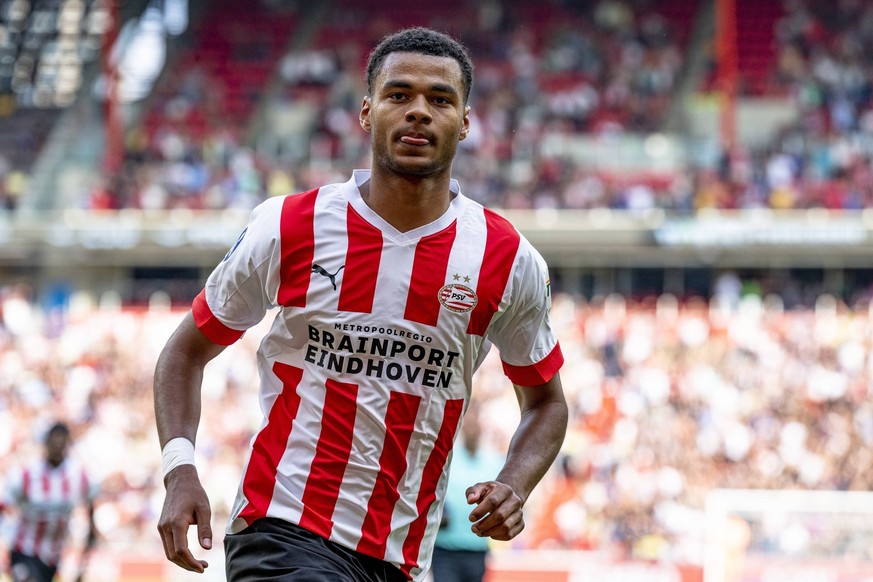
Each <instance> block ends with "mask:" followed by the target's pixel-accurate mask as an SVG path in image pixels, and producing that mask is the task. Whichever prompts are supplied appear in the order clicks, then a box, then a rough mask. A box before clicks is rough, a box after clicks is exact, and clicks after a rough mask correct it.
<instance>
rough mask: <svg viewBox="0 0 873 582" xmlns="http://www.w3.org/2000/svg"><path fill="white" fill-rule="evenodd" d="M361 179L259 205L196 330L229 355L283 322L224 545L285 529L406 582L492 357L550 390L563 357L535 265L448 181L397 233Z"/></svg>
mask: <svg viewBox="0 0 873 582" xmlns="http://www.w3.org/2000/svg"><path fill="white" fill-rule="evenodd" d="M368 179H369V172H367V171H364V170H358V171H356V172H355V173H354V175H353V177H352V179H351V180H349V181H348V182H346V183H343V184H331V185H328V186H324V187H322V188H319V189H317V190H313V191H310V192H305V193H302V194H295V195H291V196H287V197H282V198H274V199H270V200H267V201H266V202H264V203H263V204H261V205H260V206H259V207H258V208H256V209H255V210H254V212H253V213H252V216H251V220H250V222H249V224H248V226H247V227H246V230H245V231H244V232H243V234H242V235H241V236H240V240H239V241H237V244H236V245H235V246H234V248H233V249H231V251H230V252H229V253H228V255H227V256H226V257H225V259H224V261H222V262H221V263H220V264H219V265H218V267H217V268H216V269H215V271H213V273H212V274H211V275H210V277H209V279H208V280H207V283H206V286H205V289H204V290H203V292H202V293H201V294H200V295H199V296H198V297H197V298H196V299H195V301H194V305H193V314H194V319H195V321H196V323H197V325H198V327H199V328H200V330H201V331H202V332H203V333H204V334H205V335H206V336H207V337H209V338H210V339H211V340H213V341H215V342H216V343H221V344H229V343H232V342H234V341H235V340H236V339H238V338H239V337H240V336H241V335H242V333H243V332H244V330H246V329H247V328H249V327H251V326H253V325H254V324H256V323H257V322H258V321H260V320H261V319H262V318H263V316H264V314H265V312H266V311H267V310H268V309H271V308H273V307H276V306H279V307H280V309H279V310H278V313H277V316H276V318H275V320H274V322H273V325H272V327H271V328H270V330H269V332H268V333H267V334H266V336H265V337H264V338H263V340H262V342H261V345H260V348H259V350H258V361H259V368H260V378H261V388H260V402H261V408H262V411H263V416H264V418H263V425H262V428H261V430H260V431H259V432H258V433H257V435H256V436H255V437H254V439H253V441H252V450H251V451H250V454H249V458H248V460H247V463H246V466H245V469H244V474H243V477H242V482H241V485H240V489H239V493H238V496H237V502H236V504H235V506H234V508H233V512H232V515H231V521H230V523H229V525H228V532H230V533H233V532H238V531H240V530H242V529H244V528H245V527H246V526H247V525H248V524H249V523H251V522H252V521H254V520H255V519H258V518H260V517H264V516H271V517H278V518H283V519H286V520H288V521H291V522H293V523H297V524H299V525H301V526H302V527H304V528H306V529H309V530H311V531H313V532H315V533H317V534H319V535H321V536H323V537H325V538H329V539H331V540H333V541H335V542H337V543H339V544H341V545H343V546H346V547H349V548H352V549H354V550H357V551H359V552H362V553H364V554H367V555H370V556H375V557H377V558H380V559H384V560H387V561H389V562H392V563H394V564H396V565H397V566H398V567H400V568H401V569H402V570H403V571H404V572H405V573H406V574H407V575H408V577H409V578H411V579H417V578H421V577H422V576H423V573H424V572H425V571H426V570H427V568H428V566H429V561H430V551H431V547H432V545H433V540H434V538H435V536H436V531H437V528H438V525H439V516H440V514H441V510H442V499H443V492H444V491H445V487H446V481H447V476H448V473H447V471H448V461H449V459H450V455H451V449H452V444H453V442H454V439H455V435H456V433H457V429H458V425H459V422H460V419H461V417H462V415H463V413H464V410H465V407H466V403H467V402H468V400H469V397H470V391H471V386H472V376H473V373H474V372H475V370H476V369H477V367H478V366H479V365H480V364H481V362H482V360H483V359H484V357H485V355H486V354H487V352H488V349H489V348H490V346H491V344H492V343H493V344H494V345H496V346H497V347H498V349H499V350H500V355H501V359H502V361H503V365H504V370H505V372H506V374H507V375H508V376H509V378H510V379H511V380H512V381H513V382H514V383H516V384H520V385H526V386H536V385H539V384H542V383H544V382H546V381H547V380H548V379H549V378H551V377H552V376H553V375H554V374H555V373H556V372H557V370H558V369H559V368H560V366H561V364H562V363H563V356H562V355H561V350H560V347H559V345H558V341H557V338H556V336H555V334H554V333H553V331H552V329H551V327H550V323H549V304H550V297H549V277H548V271H547V268H546V265H545V261H543V259H542V257H541V256H540V255H539V254H538V253H537V252H536V251H535V250H534V249H533V247H532V246H531V245H530V244H529V243H528V242H527V240H525V239H524V238H523V237H522V236H521V235H520V234H519V233H518V231H517V230H516V229H515V228H514V227H513V226H512V225H510V224H509V223H508V222H507V221H506V220H504V219H503V218H501V217H500V216H498V215H497V214H495V213H493V212H490V211H488V210H485V209H484V208H483V207H482V206H481V205H480V204H478V203H476V202H474V201H472V200H470V199H469V198H466V197H465V196H463V195H462V194H461V193H460V190H459V188H458V184H457V182H456V181H454V180H453V181H452V191H453V194H454V197H453V199H452V202H451V205H450V208H449V209H448V210H447V211H446V213H445V214H444V215H443V216H442V217H440V218H439V219H437V220H435V221H434V222H432V223H430V224H427V225H425V226H422V227H420V228H417V229H414V230H411V231H408V232H399V231H397V230H396V229H395V228H393V227H392V226H391V225H390V224H388V223H387V222H385V221H384V220H383V219H382V218H381V217H379V216H378V215H377V214H376V213H375V212H373V210H371V209H370V208H369V207H368V206H367V204H366V203H365V202H364V200H363V199H362V198H361V195H360V191H359V189H358V187H359V186H360V185H361V184H363V183H364V182H366V181H367V180H368Z"/></svg>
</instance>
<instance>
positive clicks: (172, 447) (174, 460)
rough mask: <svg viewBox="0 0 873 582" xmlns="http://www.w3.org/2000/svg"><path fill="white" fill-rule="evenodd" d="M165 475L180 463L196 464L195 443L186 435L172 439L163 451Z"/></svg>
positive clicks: (162, 461) (162, 460)
mask: <svg viewBox="0 0 873 582" xmlns="http://www.w3.org/2000/svg"><path fill="white" fill-rule="evenodd" d="M161 463H162V465H163V470H164V477H166V476H167V473H169V472H170V471H172V470H173V469H175V468H176V467H178V466H179V465H193V464H194V443H192V442H191V441H189V440H188V439H186V438H185V437H176V438H174V439H170V440H169V441H168V442H167V444H165V445H164V448H163V450H162V451H161Z"/></svg>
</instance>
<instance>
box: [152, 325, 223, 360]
mask: <svg viewBox="0 0 873 582" xmlns="http://www.w3.org/2000/svg"><path fill="white" fill-rule="evenodd" d="M226 347H227V346H224V345H220V344H217V343H215V342H213V341H212V340H210V339H209V338H208V337H206V336H205V335H204V334H203V332H202V331H200V328H198V327H197V324H196V323H194V316H193V315H192V314H191V313H190V312H189V313H188V314H187V315H186V316H185V318H184V319H183V320H182V321H181V323H179V326H178V327H177V328H176V331H175V332H173V335H172V336H170V339H169V340H168V341H167V344H166V346H165V347H164V351H163V352H162V359H167V358H173V359H175V358H174V356H175V357H180V358H182V359H184V360H185V361H187V362H190V363H191V364H194V365H198V366H201V367H202V366H205V365H206V364H207V363H208V362H209V361H210V360H212V359H213V358H215V357H216V356H218V355H219V354H220V353H221V352H222V351H224V348H226Z"/></svg>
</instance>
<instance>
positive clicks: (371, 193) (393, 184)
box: [361, 169, 452, 232]
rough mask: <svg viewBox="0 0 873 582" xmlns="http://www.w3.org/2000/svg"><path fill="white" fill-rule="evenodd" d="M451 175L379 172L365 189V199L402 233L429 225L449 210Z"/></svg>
mask: <svg viewBox="0 0 873 582" xmlns="http://www.w3.org/2000/svg"><path fill="white" fill-rule="evenodd" d="M449 182H450V176H449V175H448V173H446V174H445V175H442V174H440V175H439V176H434V177H419V176H408V175H401V174H396V173H388V172H380V171H376V170H375V169H374V170H373V171H372V172H371V174H370V181H369V182H367V183H366V184H364V185H363V186H362V187H361V197H362V198H363V199H364V201H365V202H366V203H367V205H368V206H369V207H370V208H371V209H373V211H374V212H375V213H376V214H378V215H379V216H381V217H382V218H383V219H384V220H385V221H386V222H388V224H390V225H391V226H393V227H394V228H396V229H397V230H398V231H400V232H407V231H410V230H413V229H415V228H418V227H420V226H424V225H425V224H429V223H431V222H433V221H434V220H436V219H437V218H439V217H440V216H442V215H443V214H444V213H445V212H446V210H448V208H449V204H451V201H452V195H451V192H450V191H449Z"/></svg>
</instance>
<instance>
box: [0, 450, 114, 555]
mask: <svg viewBox="0 0 873 582" xmlns="http://www.w3.org/2000/svg"><path fill="white" fill-rule="evenodd" d="M96 493H97V489H96V487H95V486H94V484H93V482H92V481H91V480H90V479H89V478H88V475H87V473H86V472H85V470H84V469H83V468H82V467H81V466H80V465H79V464H78V463H76V462H75V461H73V460H72V459H65V460H64V461H63V462H62V463H61V464H60V465H58V466H57V467H53V466H52V465H50V464H49V463H48V462H46V461H45V460H44V459H40V460H38V461H34V462H32V463H30V464H29V465H26V466H24V467H20V468H17V469H15V470H13V471H12V472H11V474H10V475H9V479H8V481H7V485H6V491H5V493H4V499H3V503H2V504H3V505H10V506H14V507H17V508H18V510H19V512H18V513H19V519H18V522H17V523H16V524H15V527H14V528H13V533H12V538H11V540H9V541H10V549H11V550H12V551H15V552H19V553H21V554H25V555H27V556H31V557H34V558H39V559H40V560H41V561H42V562H43V563H44V564H46V565H48V566H57V565H58V563H59V562H60V559H61V556H62V554H63V550H64V543H65V542H66V539H67V535H68V533H69V522H70V516H71V515H72V512H73V509H74V508H75V507H76V506H77V505H79V504H87V503H91V502H93V500H94V498H95V496H96Z"/></svg>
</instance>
